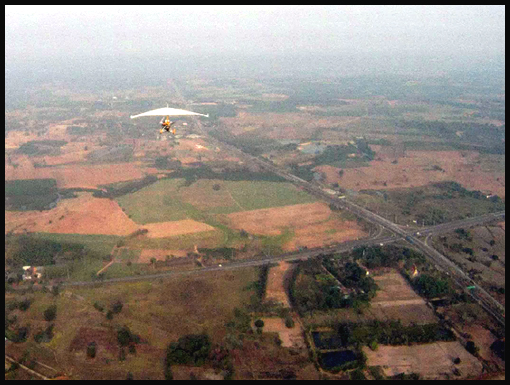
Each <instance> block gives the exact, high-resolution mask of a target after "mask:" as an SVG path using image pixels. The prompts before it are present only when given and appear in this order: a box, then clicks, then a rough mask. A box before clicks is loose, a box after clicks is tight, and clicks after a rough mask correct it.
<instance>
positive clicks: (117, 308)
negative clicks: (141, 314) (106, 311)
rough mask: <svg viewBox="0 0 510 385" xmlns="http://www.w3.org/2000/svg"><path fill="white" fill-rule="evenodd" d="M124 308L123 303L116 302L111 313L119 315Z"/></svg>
mask: <svg viewBox="0 0 510 385" xmlns="http://www.w3.org/2000/svg"><path fill="white" fill-rule="evenodd" d="M122 307H123V304H122V302H121V301H116V302H114V303H113V305H112V308H111V311H112V312H113V313H114V314H118V313H120V312H121V311H122Z"/></svg>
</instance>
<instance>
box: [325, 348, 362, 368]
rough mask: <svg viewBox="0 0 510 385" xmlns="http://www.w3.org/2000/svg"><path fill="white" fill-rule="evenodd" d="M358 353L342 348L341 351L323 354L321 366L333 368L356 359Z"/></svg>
mask: <svg viewBox="0 0 510 385" xmlns="http://www.w3.org/2000/svg"><path fill="white" fill-rule="evenodd" d="M356 360H357V356H356V353H355V352H354V351H352V350H342V351H339V352H329V353H322V354H321V366H322V367H323V368H324V369H326V370H327V369H333V368H335V367H337V366H341V365H343V364H345V363H347V362H351V361H356Z"/></svg>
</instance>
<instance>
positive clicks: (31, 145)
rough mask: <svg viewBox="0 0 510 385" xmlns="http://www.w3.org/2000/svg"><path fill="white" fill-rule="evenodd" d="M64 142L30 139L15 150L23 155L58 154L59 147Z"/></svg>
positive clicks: (64, 142)
mask: <svg viewBox="0 0 510 385" xmlns="http://www.w3.org/2000/svg"><path fill="white" fill-rule="evenodd" d="M65 144H67V142H66V141H65V140H31V141H29V142H26V143H23V144H22V145H21V146H19V148H18V149H17V152H19V153H21V154H24V155H58V154H60V147H62V146H64V145H65Z"/></svg>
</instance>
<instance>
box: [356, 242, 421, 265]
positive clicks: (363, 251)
mask: <svg viewBox="0 0 510 385" xmlns="http://www.w3.org/2000/svg"><path fill="white" fill-rule="evenodd" d="M352 256H353V258H354V260H359V261H360V262H361V263H362V264H363V265H364V266H366V267H367V268H368V269H373V268H377V267H393V268H398V267H399V263H400V262H401V261H402V262H404V264H405V267H406V268H409V267H411V266H412V265H413V263H416V264H422V263H424V262H425V261H426V259H425V257H424V256H423V255H421V254H420V253H418V252H416V251H414V250H413V249H409V248H407V247H398V246H393V245H388V246H372V247H359V248H356V249H354V250H353V252H352Z"/></svg>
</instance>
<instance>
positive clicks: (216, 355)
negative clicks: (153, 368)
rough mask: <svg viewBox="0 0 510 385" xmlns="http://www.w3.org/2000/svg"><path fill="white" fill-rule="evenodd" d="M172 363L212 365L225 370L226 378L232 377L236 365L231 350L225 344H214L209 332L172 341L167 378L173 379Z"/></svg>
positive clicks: (166, 358) (168, 356)
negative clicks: (231, 356)
mask: <svg viewBox="0 0 510 385" xmlns="http://www.w3.org/2000/svg"><path fill="white" fill-rule="evenodd" d="M172 365H193V366H203V365H208V366H209V365H210V366H212V367H213V368H215V369H217V370H221V371H223V372H224V373H225V374H226V375H225V379H232V377H233V374H234V366H233V363H232V359H231V358H230V352H229V350H228V349H226V348H224V347H223V346H219V345H213V344H212V342H211V340H210V338H209V336H208V335H207V334H188V335H185V336H183V337H181V338H179V340H178V341H174V342H171V343H170V345H169V346H168V348H167V350H166V357H165V369H164V372H165V379H167V380H169V379H173V375H172V370H171V366H172Z"/></svg>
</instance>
